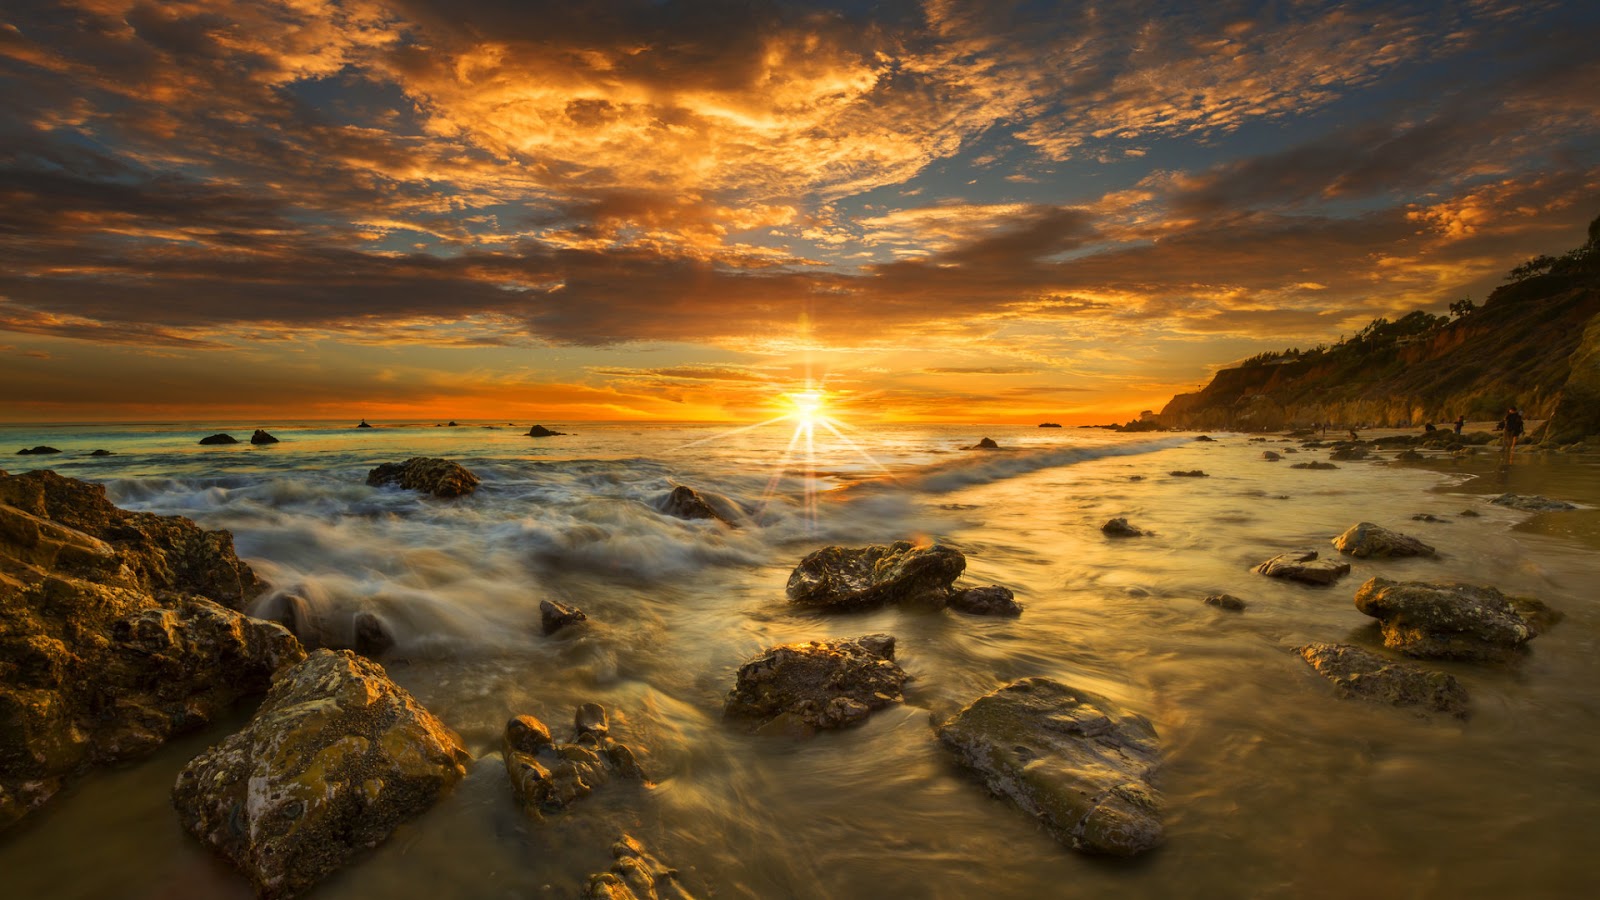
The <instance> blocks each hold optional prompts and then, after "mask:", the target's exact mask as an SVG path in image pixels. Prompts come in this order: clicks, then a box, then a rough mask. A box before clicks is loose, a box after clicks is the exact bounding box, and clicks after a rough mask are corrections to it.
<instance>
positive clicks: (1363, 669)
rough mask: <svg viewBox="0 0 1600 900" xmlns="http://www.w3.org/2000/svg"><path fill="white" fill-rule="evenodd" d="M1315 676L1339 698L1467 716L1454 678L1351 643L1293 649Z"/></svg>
mask: <svg viewBox="0 0 1600 900" xmlns="http://www.w3.org/2000/svg"><path fill="white" fill-rule="evenodd" d="M1294 652H1296V653H1298V654H1300V658H1301V659H1304V660H1305V661H1306V663H1307V664H1308V665H1310V666H1311V668H1313V669H1315V670H1316V672H1317V674H1318V675H1321V676H1322V677H1323V678H1326V679H1328V680H1329V681H1331V682H1333V687H1334V691H1335V692H1337V693H1338V695H1339V696H1340V697H1345V698H1350V697H1359V698H1361V699H1363V700H1373V701H1376V702H1378V703H1388V704H1390V705H1391V706H1409V707H1415V708H1416V711H1417V713H1418V715H1421V714H1424V713H1428V712H1439V713H1446V714H1449V715H1452V716H1455V717H1457V718H1461V719H1465V718H1466V717H1467V689H1466V688H1464V687H1462V686H1461V682H1459V681H1457V680H1456V678H1455V676H1453V675H1450V674H1448V673H1446V672H1434V671H1430V670H1428V669H1424V668H1422V667H1421V666H1415V665H1412V664H1410V663H1401V662H1392V661H1390V660H1387V659H1384V658H1383V657H1381V656H1379V655H1377V654H1376V653H1369V652H1368V651H1366V650H1363V649H1361V648H1360V647H1356V646H1352V645H1350V644H1324V643H1316V642H1314V643H1310V644H1306V645H1305V646H1303V647H1296V648H1294Z"/></svg>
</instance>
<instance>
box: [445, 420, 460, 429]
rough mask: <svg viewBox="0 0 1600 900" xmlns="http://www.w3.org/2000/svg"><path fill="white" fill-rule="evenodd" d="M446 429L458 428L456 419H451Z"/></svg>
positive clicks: (446, 424)
mask: <svg viewBox="0 0 1600 900" xmlns="http://www.w3.org/2000/svg"><path fill="white" fill-rule="evenodd" d="M445 427H447V428H455V427H457V426H456V420H455V419H451V420H450V421H448V422H446V423H445Z"/></svg>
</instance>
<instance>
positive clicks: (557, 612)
mask: <svg viewBox="0 0 1600 900" xmlns="http://www.w3.org/2000/svg"><path fill="white" fill-rule="evenodd" d="M588 618H589V617H588V616H586V615H584V613H583V610H581V609H579V608H577V607H576V606H568V605H566V604H565V603H557V602H555V601H554V600H540V601H539V623H540V627H541V628H542V629H543V630H544V633H545V634H555V633H556V632H558V631H560V630H561V629H563V628H565V627H567V626H568V625H576V624H578V623H579V622H583V621H586V620H587V619H588Z"/></svg>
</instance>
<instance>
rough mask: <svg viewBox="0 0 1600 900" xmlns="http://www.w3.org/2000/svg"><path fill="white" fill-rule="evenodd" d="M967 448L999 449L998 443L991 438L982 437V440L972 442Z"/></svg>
mask: <svg viewBox="0 0 1600 900" xmlns="http://www.w3.org/2000/svg"><path fill="white" fill-rule="evenodd" d="M967 449H968V450H999V449H1000V445H999V444H996V443H995V442H994V440H993V439H992V438H984V439H983V440H981V441H979V442H977V443H976V444H973V445H972V446H971V447H968V448H967Z"/></svg>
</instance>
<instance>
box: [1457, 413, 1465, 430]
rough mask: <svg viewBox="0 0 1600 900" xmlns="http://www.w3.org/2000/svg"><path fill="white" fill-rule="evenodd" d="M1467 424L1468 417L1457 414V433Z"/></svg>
mask: <svg viewBox="0 0 1600 900" xmlns="http://www.w3.org/2000/svg"><path fill="white" fill-rule="evenodd" d="M1466 424H1467V417H1466V416H1456V434H1460V433H1461V429H1462V428H1463V427H1464V426H1465V425H1466Z"/></svg>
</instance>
